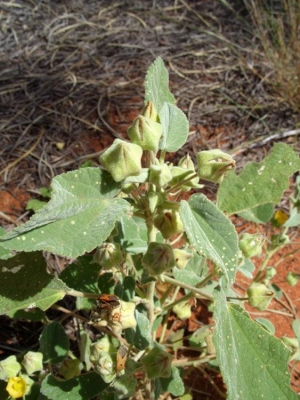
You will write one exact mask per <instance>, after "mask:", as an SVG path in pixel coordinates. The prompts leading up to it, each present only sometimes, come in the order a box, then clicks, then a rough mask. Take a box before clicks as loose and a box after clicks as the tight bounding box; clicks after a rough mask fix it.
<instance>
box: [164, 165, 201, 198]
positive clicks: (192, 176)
mask: <svg viewBox="0 0 300 400" xmlns="http://www.w3.org/2000/svg"><path fill="white" fill-rule="evenodd" d="M187 172H188V170H187ZM197 176H198V174H197V173H194V174H193V175H191V176H190V177H188V178H187V179H184V180H183V181H181V182H179V183H177V184H176V185H174V186H172V187H170V188H169V189H168V190H166V193H167V194H168V193H170V192H173V190H176V189H177V188H178V189H179V188H181V187H182V186H183V185H185V184H186V183H188V182H189V181H191V180H192V179H194V178H196V177H197Z"/></svg>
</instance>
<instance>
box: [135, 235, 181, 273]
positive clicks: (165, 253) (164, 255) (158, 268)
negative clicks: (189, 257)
mask: <svg viewBox="0 0 300 400" xmlns="http://www.w3.org/2000/svg"><path fill="white" fill-rule="evenodd" d="M142 265H143V266H144V267H145V268H147V269H148V271H149V273H150V274H151V275H159V274H162V273H163V272H165V271H167V270H169V269H171V268H173V267H174V265H175V260H174V255H173V249H172V247H171V246H170V245H168V244H163V243H156V242H151V243H150V244H149V246H148V249H147V252H146V254H145V255H144V257H143V258H142Z"/></svg>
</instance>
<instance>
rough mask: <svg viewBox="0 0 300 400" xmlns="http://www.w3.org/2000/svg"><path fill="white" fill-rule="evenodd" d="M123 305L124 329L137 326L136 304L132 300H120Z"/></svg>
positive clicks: (122, 319)
mask: <svg viewBox="0 0 300 400" xmlns="http://www.w3.org/2000/svg"><path fill="white" fill-rule="evenodd" d="M120 306H121V319H120V324H121V326H122V329H128V328H135V327H136V324H137V322H136V319H135V307H136V304H135V303H133V302H132V301H123V300H120Z"/></svg>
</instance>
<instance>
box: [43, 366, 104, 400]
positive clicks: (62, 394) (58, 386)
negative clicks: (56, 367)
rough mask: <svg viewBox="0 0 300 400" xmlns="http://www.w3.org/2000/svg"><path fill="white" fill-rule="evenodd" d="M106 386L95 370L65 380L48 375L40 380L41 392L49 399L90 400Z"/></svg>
mask: <svg viewBox="0 0 300 400" xmlns="http://www.w3.org/2000/svg"><path fill="white" fill-rule="evenodd" d="M108 386H109V384H108V383H105V382H104V381H103V379H102V378H101V376H100V375H99V374H96V373H95V372H90V373H87V374H85V375H81V376H79V377H78V378H73V379H69V380H67V381H58V380H56V379H55V378H54V377H53V376H52V375H48V376H47V377H46V378H45V379H44V380H43V382H42V387H41V392H42V394H43V395H45V396H46V397H47V399H49V400H90V399H92V398H93V397H95V396H97V395H98V394H99V393H101V392H103V390H105V389H106V388H107V387H108Z"/></svg>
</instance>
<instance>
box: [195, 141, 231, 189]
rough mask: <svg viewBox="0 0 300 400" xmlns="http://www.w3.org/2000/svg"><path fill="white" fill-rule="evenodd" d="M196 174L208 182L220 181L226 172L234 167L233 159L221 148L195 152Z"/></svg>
mask: <svg viewBox="0 0 300 400" xmlns="http://www.w3.org/2000/svg"><path fill="white" fill-rule="evenodd" d="M197 165H198V176H199V177H200V178H202V179H205V180H207V181H210V182H214V183H220V182H222V180H223V178H224V176H225V175H226V173H227V172H228V171H230V170H232V169H234V168H235V161H234V159H233V158H232V157H231V156H230V155H229V154H226V153H224V152H223V151H222V150H219V149H214V150H205V151H200V153H198V154H197Z"/></svg>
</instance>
